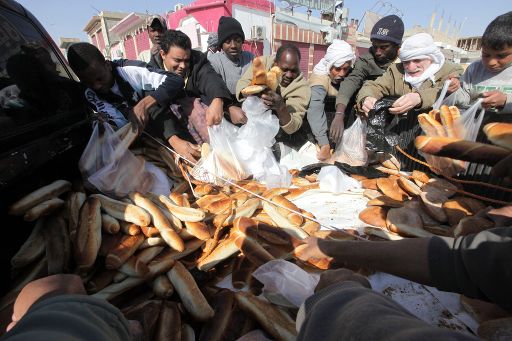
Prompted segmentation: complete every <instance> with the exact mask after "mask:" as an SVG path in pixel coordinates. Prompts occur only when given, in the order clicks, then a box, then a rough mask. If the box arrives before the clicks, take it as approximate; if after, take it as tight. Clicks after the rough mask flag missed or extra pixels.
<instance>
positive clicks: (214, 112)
mask: <svg viewBox="0 0 512 341" xmlns="http://www.w3.org/2000/svg"><path fill="white" fill-rule="evenodd" d="M223 116H224V101H223V100H222V99H221V98H214V99H213V101H212V102H211V103H210V105H209V106H208V109H206V124H208V126H209V127H211V126H215V125H217V124H220V122H221V121H222V117H223Z"/></svg>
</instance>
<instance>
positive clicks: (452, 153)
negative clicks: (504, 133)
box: [414, 136, 510, 166]
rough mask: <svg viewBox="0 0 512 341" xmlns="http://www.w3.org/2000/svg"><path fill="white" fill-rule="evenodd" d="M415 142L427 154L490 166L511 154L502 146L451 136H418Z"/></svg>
mask: <svg viewBox="0 0 512 341" xmlns="http://www.w3.org/2000/svg"><path fill="white" fill-rule="evenodd" d="M414 143H415V145H416V148H417V149H418V150H419V151H422V152H424V153H427V154H431V155H436V156H444V157H448V158H452V159H457V160H463V161H469V162H475V163H482V164H485V165H488V166H494V165H495V164H496V163H498V162H499V161H501V160H502V159H504V158H505V157H507V156H508V155H509V154H510V151H509V150H507V149H505V148H502V147H497V146H492V145H488V144H483V143H479V142H470V141H463V140H460V139H457V138H451V137H427V136H418V137H416V140H415V142H414Z"/></svg>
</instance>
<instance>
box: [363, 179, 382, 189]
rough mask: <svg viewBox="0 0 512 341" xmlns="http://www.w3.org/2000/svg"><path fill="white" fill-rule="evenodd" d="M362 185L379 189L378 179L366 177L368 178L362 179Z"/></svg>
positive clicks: (366, 187) (365, 187)
mask: <svg viewBox="0 0 512 341" xmlns="http://www.w3.org/2000/svg"><path fill="white" fill-rule="evenodd" d="M361 186H362V187H363V188H364V189H374V190H378V189H379V188H378V187H377V179H366V180H362V181H361Z"/></svg>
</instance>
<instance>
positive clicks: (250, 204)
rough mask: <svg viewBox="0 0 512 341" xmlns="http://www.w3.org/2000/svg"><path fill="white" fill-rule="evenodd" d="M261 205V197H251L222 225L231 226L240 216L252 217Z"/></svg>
mask: <svg viewBox="0 0 512 341" xmlns="http://www.w3.org/2000/svg"><path fill="white" fill-rule="evenodd" d="M259 206H260V199H258V198H251V199H249V200H247V201H246V202H245V203H244V204H243V205H242V206H240V207H237V208H235V210H234V212H233V213H232V214H230V215H229V216H228V217H227V218H226V219H225V220H224V222H223V223H222V226H229V225H231V224H233V222H234V221H235V219H237V218H240V217H252V215H253V214H254V212H256V210H257V209H258V207H259ZM301 218H302V217H301Z"/></svg>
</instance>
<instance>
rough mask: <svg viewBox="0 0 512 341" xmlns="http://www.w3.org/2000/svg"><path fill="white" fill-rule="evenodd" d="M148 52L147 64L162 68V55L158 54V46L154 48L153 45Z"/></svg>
mask: <svg viewBox="0 0 512 341" xmlns="http://www.w3.org/2000/svg"><path fill="white" fill-rule="evenodd" d="M150 52H151V58H150V59H149V62H148V65H149V66H151V67H153V68H155V69H161V70H164V61H163V60H162V56H161V55H160V48H156V46H153V47H152V48H151V51H150Z"/></svg>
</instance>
